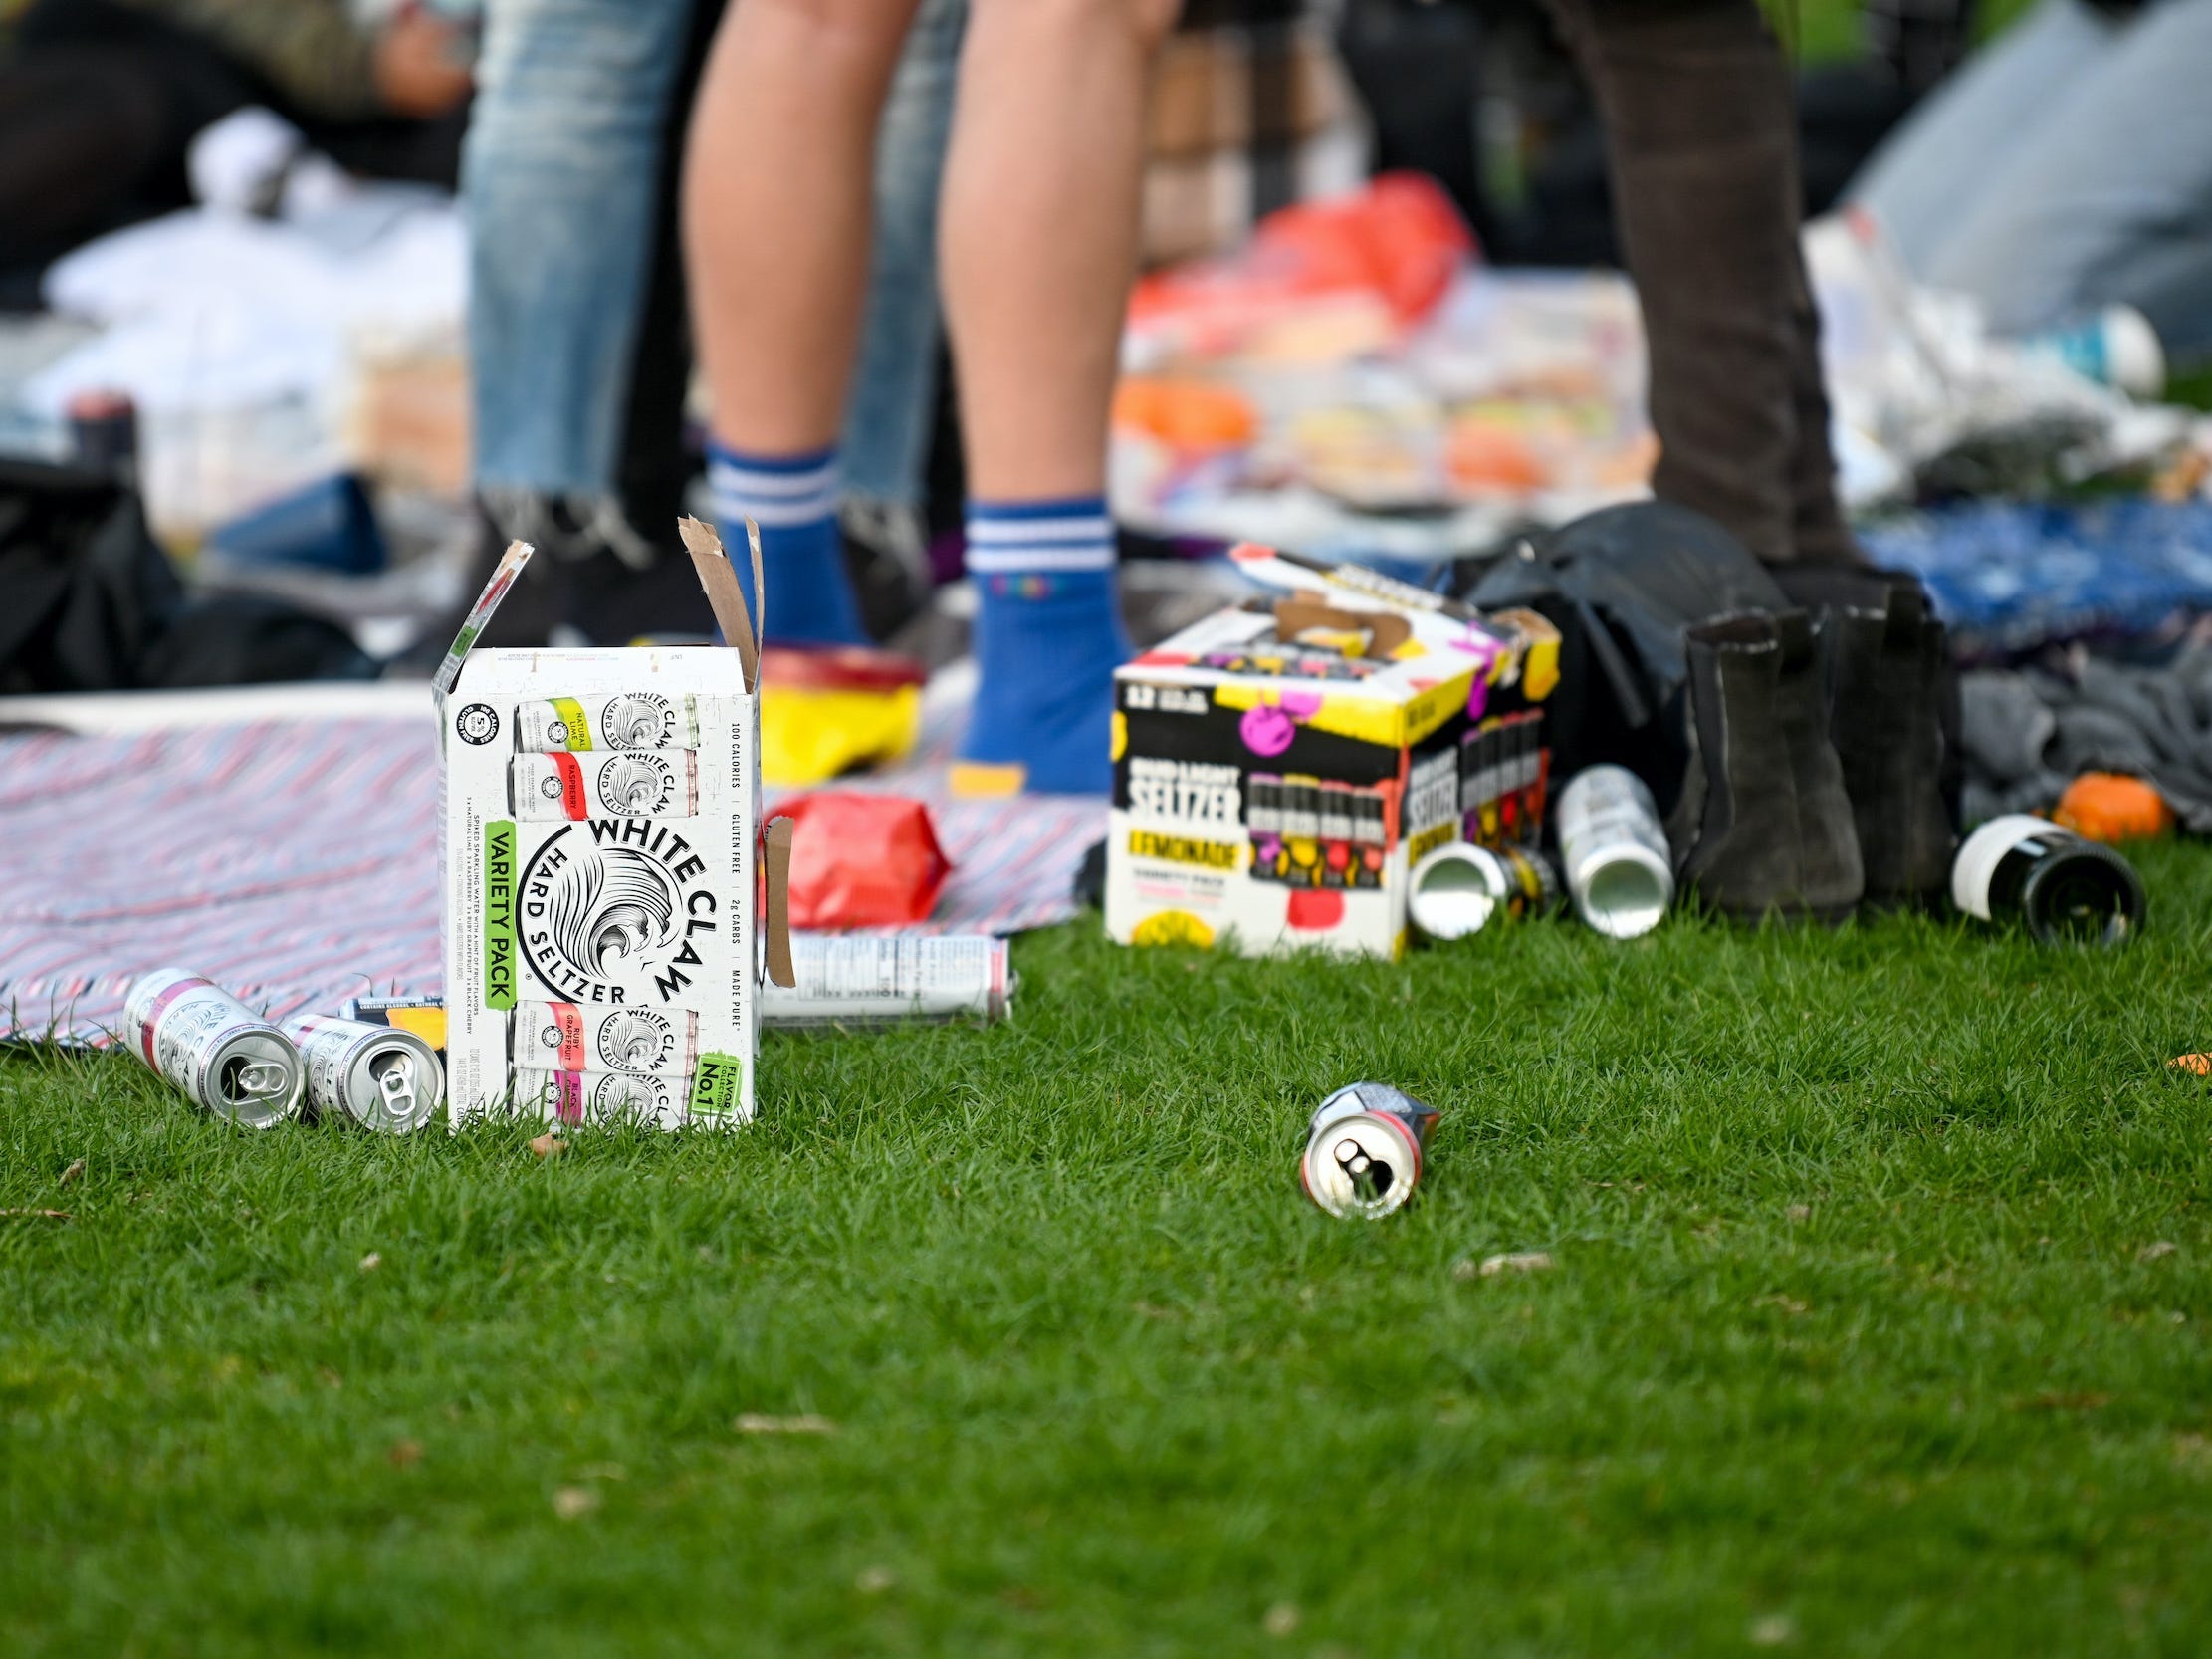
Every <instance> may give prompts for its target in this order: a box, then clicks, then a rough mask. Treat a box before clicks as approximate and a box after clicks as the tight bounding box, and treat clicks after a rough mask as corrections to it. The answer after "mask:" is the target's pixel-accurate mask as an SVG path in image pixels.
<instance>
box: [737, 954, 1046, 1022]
mask: <svg viewBox="0 0 2212 1659" xmlns="http://www.w3.org/2000/svg"><path fill="white" fill-rule="evenodd" d="M791 976H792V978H794V979H796V980H797V981H798V983H797V984H796V985H794V986H792V987H790V988H789V989H788V990H786V989H785V988H784V987H782V986H780V985H775V984H774V983H769V984H764V985H763V986H762V987H761V1021H762V1023H763V1024H764V1025H770V1026H830V1025H872V1024H876V1023H879V1022H883V1021H890V1020H903V1019H909V1018H912V1019H921V1020H951V1019H955V1018H957V1017H959V1016H960V1015H963V1014H973V1015H975V1016H976V1017H977V1018H978V1019H980V1020H985V1021H998V1020H1003V1019H1004V1018H1005V1017H1006V1004H1007V1001H1008V999H1009V998H1011V997H1012V995H1013V988H1014V978H1013V975H1012V973H1011V971H1010V970H1009V969H1008V968H1007V966H1006V942H1005V940H1003V939H994V938H992V937H991V936H990V935H989V934H946V935H943V936H942V937H938V938H929V937H924V936H920V935H910V936H907V937H904V938H891V939H824V938H821V937H819V936H817V935H813V934H800V935H799V936H798V937H796V938H794V939H792V940H791Z"/></svg>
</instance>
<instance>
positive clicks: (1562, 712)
mask: <svg viewBox="0 0 2212 1659" xmlns="http://www.w3.org/2000/svg"><path fill="white" fill-rule="evenodd" d="M1459 586H1460V588H1461V592H1460V596H1461V597H1462V598H1465V599H1468V600H1471V601H1472V602H1473V603H1475V604H1477V605H1479V606H1481V607H1482V608H1483V609H1485V610H1495V609H1501V608H1504V607H1506V606H1509V605H1525V606H1527V607H1528V608H1530V609H1532V610H1535V611H1537V612H1539V613H1540V614H1541V615H1543V616H1544V617H1545V618H1546V619H1547V620H1549V621H1550V622H1551V623H1552V624H1553V625H1554V626H1555V627H1557V628H1558V629H1559V635H1560V641H1559V644H1560V649H1559V667H1560V683H1559V689H1558V690H1557V691H1555V692H1553V693H1552V696H1551V699H1550V701H1549V702H1548V703H1546V705H1545V715H1544V719H1545V724H1546V726H1547V728H1548V736H1549V741H1550V744H1551V751H1552V762H1551V767H1552V776H1553V777H1554V778H1557V779H1566V778H1571V777H1573V776H1574V775H1575V774H1576V773H1577V772H1580V771H1581V770H1582V769H1583V768H1584V767H1586V766H1596V765H1599V764H1601V763H1606V762H1610V763H1612V764H1614V765H1617V766H1625V767H1627V768H1628V769H1629V770H1630V771H1631V772H1634V773H1635V774H1636V775H1637V776H1638V777H1640V778H1642V779H1643V780H1644V781H1645V783H1646V784H1648V785H1650V786H1651V790H1652V794H1653V796H1654V798H1655V799H1656V800H1657V801H1658V803H1659V812H1660V814H1661V815H1662V816H1663V815H1664V814H1666V813H1668V812H1670V811H1671V810H1672V809H1673V805H1674V801H1675V798H1676V797H1677V796H1679V795H1680V793H1681V787H1682V772H1683V769H1684V768H1685V767H1686V766H1687V765H1688V760H1689V749H1688V731H1687V726H1686V725H1685V716H1684V712H1683V702H1684V696H1685V690H1684V688H1685V686H1686V684H1687V681H1688V677H1689V667H1688V660H1687V657H1686V656H1685V654H1684V651H1683V646H1682V630H1683V629H1684V628H1686V627H1688V626H1689V625H1690V624H1691V623H1693V622H1701V621H1703V620H1704V619H1705V618H1706V617H1708V616H1714V615H1719V614H1721V613H1723V612H1726V611H1731V610H1781V609H1785V608H1787V607H1788V605H1789V602H1790V601H1789V599H1788V597H1787V596H1786V595H1785V594H1784V593H1783V592H1782V590H1781V588H1779V587H1778V586H1777V585H1776V583H1775V580H1774V578H1773V577H1772V576H1771V575H1769V574H1768V572H1767V569H1766V567H1765V566H1763V565H1761V564H1760V563H1759V562H1758V560H1757V559H1755V558H1753V557H1752V555H1751V552H1750V550H1749V549H1748V548H1746V547H1745V546H1744V545H1743V544H1742V543H1741V542H1739V541H1737V540H1736V539H1735V537H1733V536H1731V535H1730V534H1729V533H1728V532H1727V531H1725V530H1723V529H1721V527H1720V526H1719V525H1717V524H1715V523H1714V522H1713V521H1712V520H1711V519H1708V518H1706V517H1705V516H1704V515H1703V514H1702V513H1697V512H1693V511H1691V510H1690V509H1689V508H1687V507H1677V506H1674V505H1673V504H1672V503H1669V502H1663V501H1639V502H1632V503H1630V504H1628V505H1627V506H1622V507H1607V508H1602V509H1600V510H1599V511H1598V512H1595V513H1590V514H1587V515H1585V516H1584V517H1582V518H1579V519H1576V520H1574V521H1573V522H1572V523H1569V524H1565V525H1562V526H1561V527H1560V528H1559V529H1557V530H1553V531H1548V532H1543V533H1539V534H1536V535H1532V536H1529V537H1527V538H1524V539H1523V540H1522V541H1521V542H1520V543H1519V544H1517V545H1516V546H1515V547H1514V549H1513V550H1512V551H1510V552H1509V553H1507V554H1506V555H1505V557H1504V558H1502V559H1498V560H1494V561H1491V562H1488V563H1486V564H1483V565H1479V566H1475V567H1472V568H1469V569H1463V570H1462V571H1461V573H1460V583H1459Z"/></svg>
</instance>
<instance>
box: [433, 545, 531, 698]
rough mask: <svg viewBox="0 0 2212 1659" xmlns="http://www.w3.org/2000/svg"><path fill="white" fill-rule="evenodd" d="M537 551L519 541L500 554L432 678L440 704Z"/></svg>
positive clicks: (434, 690)
mask: <svg viewBox="0 0 2212 1659" xmlns="http://www.w3.org/2000/svg"><path fill="white" fill-rule="evenodd" d="M535 551H536V550H535V549H534V548H532V546H531V545H530V544H529V543H528V542H525V541H521V540H516V541H512V542H509V543H508V544H507V551H506V552H505V553H503V554H501V555H500V560H499V563H498V564H497V565H495V566H494V567H493V568H492V575H491V580H489V581H488V582H486V583H485V584H484V591H483V592H480V593H478V594H477V595H476V603H474V604H472V605H470V606H469V614H468V616H467V618H466V619H465V620H464V621H463V622H462V623H461V631H460V632H459V633H457V634H455V635H454V636H453V643H452V644H451V645H449V646H447V647H446V653H445V660H444V661H443V662H441V663H439V664H438V671H437V673H436V674H435V675H433V676H432V677H431V682H430V683H431V688H432V690H433V692H434V693H435V694H436V697H437V700H438V701H439V702H440V703H443V702H444V701H445V700H446V695H447V693H449V692H451V691H452V689H453V686H454V682H455V681H456V680H458V679H459V678H460V677H461V661H462V659H463V658H464V657H466V656H467V655H468V654H469V647H470V646H472V645H474V644H475V643H476V642H477V639H478V638H479V637H480V636H481V635H482V634H483V632H484V629H485V627H486V626H487V625H488V624H489V623H490V622H491V620H492V612H493V611H495V610H497V609H498V608H499V607H500V600H502V599H504V598H506V597H507V591H508V590H509V589H510V588H512V587H514V586H515V579H516V578H517V577H519V576H521V575H522V574H523V567H524V566H525V565H527V564H529V563H530V556H531V554H532V553H534V552H535Z"/></svg>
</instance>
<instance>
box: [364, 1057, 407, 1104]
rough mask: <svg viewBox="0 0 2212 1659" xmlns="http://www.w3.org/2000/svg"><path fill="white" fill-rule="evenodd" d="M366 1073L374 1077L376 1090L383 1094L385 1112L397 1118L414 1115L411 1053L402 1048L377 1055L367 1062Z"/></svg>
mask: <svg viewBox="0 0 2212 1659" xmlns="http://www.w3.org/2000/svg"><path fill="white" fill-rule="evenodd" d="M368 1074H369V1075H370V1076H371V1077H373V1078H375V1079H376V1092H377V1093H378V1094H380V1095H382V1096H383V1101H384V1110H385V1112H386V1113H388V1114H389V1115H390V1116H392V1117H397V1118H411V1117H413V1116H414V1115H415V1057H414V1056H413V1055H410V1054H408V1053H407V1052H406V1051H405V1050H403V1049H402V1050H394V1051H392V1052H391V1053H389V1054H382V1055H378V1056H377V1057H376V1058H375V1059H374V1060H372V1061H370V1062H369V1063H368Z"/></svg>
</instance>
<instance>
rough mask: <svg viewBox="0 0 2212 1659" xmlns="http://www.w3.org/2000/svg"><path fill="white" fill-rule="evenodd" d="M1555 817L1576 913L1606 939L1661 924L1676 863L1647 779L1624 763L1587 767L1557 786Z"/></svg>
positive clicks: (1670, 895) (1646, 930)
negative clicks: (1648, 787) (1668, 846)
mask: <svg viewBox="0 0 2212 1659" xmlns="http://www.w3.org/2000/svg"><path fill="white" fill-rule="evenodd" d="M1555 816H1556V820H1557V823H1558V826H1559V864H1560V869H1561V871H1562V873H1564V874H1565V876H1566V878H1567V891H1568V892H1569V893H1570V894H1571V895H1573V897H1574V901H1575V912H1576V914H1578V915H1579V916H1581V917H1582V919H1583V920H1584V921H1585V922H1587V923H1589V924H1590V926H1592V927H1594V928H1596V929H1597V930H1598V931H1599V932H1600V933H1603V934H1604V935H1605V936H1606V937H1607V938H1609V939H1634V938H1636V937H1637V936H1638V935H1640V934H1644V933H1649V932H1651V931H1652V929H1653V928H1655V927H1657V926H1659V923H1660V921H1661V920H1663V919H1664V918H1665V915H1666V907H1667V906H1668V905H1669V904H1671V903H1672V902H1673V901H1674V862H1673V857H1672V855H1671V854H1670V853H1669V852H1668V851H1667V846H1666V830H1664V828H1663V827H1661V825H1660V824H1659V808H1658V807H1657V806H1656V805H1654V803H1653V801H1652V792H1651V791H1650V790H1649V789H1647V788H1646V787H1645V784H1644V780H1643V779H1641V778H1639V777H1638V776H1637V775H1636V774H1635V773H1633V772H1631V771H1630V770H1629V769H1628V768H1627V767H1625V766H1593V767H1586V768H1585V769H1584V770H1582V771H1581V772H1578V773H1576V774H1575V775H1574V776H1573V777H1572V778H1570V779H1568V780H1567V787H1566V788H1565V789H1563V790H1561V791H1560V792H1559V807H1558V811H1557V814H1556V815H1555Z"/></svg>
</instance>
